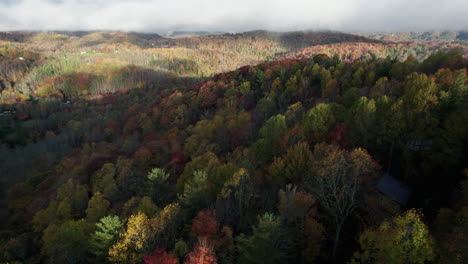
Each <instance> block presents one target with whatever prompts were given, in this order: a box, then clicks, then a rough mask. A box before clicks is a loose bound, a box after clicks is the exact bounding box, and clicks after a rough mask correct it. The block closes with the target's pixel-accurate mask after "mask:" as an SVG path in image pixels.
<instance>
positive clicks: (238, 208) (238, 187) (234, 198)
mask: <svg viewBox="0 0 468 264" xmlns="http://www.w3.org/2000/svg"><path fill="white" fill-rule="evenodd" d="M254 196H255V182H254V180H253V179H252V177H251V176H250V175H249V173H248V172H247V170H246V169H244V168H242V169H239V170H238V171H237V172H236V173H234V175H233V176H232V178H231V179H230V180H228V181H226V183H225V184H224V186H223V189H222V190H221V193H220V194H219V196H218V199H217V201H216V213H217V216H218V218H219V219H220V221H221V222H223V223H226V224H228V225H229V226H232V227H233V228H234V229H235V230H236V231H237V230H243V229H244V228H246V227H247V225H248V224H249V222H250V221H249V214H248V212H249V211H250V210H251V209H250V208H252V202H253V200H254Z"/></svg>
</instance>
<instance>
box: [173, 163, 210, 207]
mask: <svg viewBox="0 0 468 264" xmlns="http://www.w3.org/2000/svg"><path fill="white" fill-rule="evenodd" d="M208 184H209V183H208V176H207V175H206V172H204V171H200V170H197V171H195V172H194V173H193V178H192V179H190V180H188V181H187V183H186V184H185V186H184V192H183V193H182V194H181V195H179V200H180V202H181V203H182V205H184V206H185V207H188V208H190V209H192V210H194V211H197V210H199V209H200V208H203V207H205V206H206V205H208V203H209V194H208Z"/></svg>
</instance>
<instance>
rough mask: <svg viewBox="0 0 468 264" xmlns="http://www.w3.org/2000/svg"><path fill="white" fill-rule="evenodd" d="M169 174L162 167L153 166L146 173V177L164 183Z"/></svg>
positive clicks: (157, 182)
mask: <svg viewBox="0 0 468 264" xmlns="http://www.w3.org/2000/svg"><path fill="white" fill-rule="evenodd" d="M169 176H170V174H169V173H167V172H166V171H165V170H164V169H160V168H153V169H151V171H150V172H149V173H148V179H149V180H150V181H151V182H154V183H156V184H164V183H165V182H166V181H167V179H169Z"/></svg>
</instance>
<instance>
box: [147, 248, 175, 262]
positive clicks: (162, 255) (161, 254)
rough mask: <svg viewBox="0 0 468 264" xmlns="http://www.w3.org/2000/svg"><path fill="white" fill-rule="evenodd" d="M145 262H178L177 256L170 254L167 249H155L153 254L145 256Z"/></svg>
mask: <svg viewBox="0 0 468 264" xmlns="http://www.w3.org/2000/svg"><path fill="white" fill-rule="evenodd" d="M143 261H144V262H145V264H177V263H178V260H177V258H174V257H173V256H172V255H171V254H168V253H167V252H166V250H165V249H155V250H154V251H153V253H151V255H146V256H143Z"/></svg>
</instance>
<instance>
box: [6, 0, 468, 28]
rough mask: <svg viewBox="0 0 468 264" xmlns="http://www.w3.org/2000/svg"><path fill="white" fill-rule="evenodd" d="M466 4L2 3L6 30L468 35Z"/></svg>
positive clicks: (432, 0) (384, 0) (390, 0)
mask: <svg viewBox="0 0 468 264" xmlns="http://www.w3.org/2000/svg"><path fill="white" fill-rule="evenodd" d="M467 10H468V1H466V0H412V1H411V0H381V1H377V0H328V1H324V0H319V1H317V0H270V1H266V0H170V1H168V0H133V1H131V0H128V1H125V0H0V30H123V31H146V32H166V31H170V30H211V31H247V30H254V29H268V30H277V31H287V30H305V29H332V30H344V31H410V30H446V29H449V30H460V29H468V16H467V15H468V14H467Z"/></svg>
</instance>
